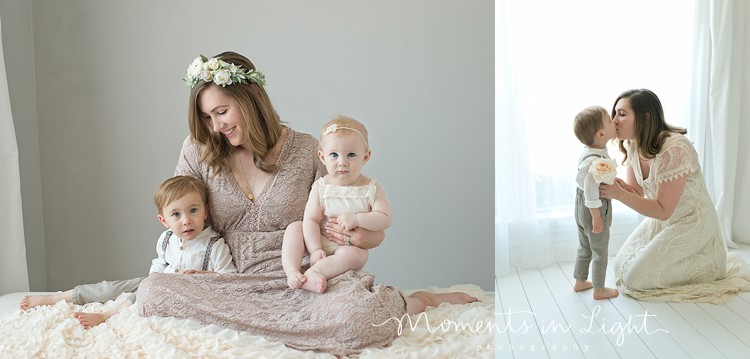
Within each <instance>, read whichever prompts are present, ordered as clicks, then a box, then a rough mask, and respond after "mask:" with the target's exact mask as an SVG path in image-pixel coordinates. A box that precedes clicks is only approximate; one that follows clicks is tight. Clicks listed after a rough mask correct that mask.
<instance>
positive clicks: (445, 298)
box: [406, 291, 479, 314]
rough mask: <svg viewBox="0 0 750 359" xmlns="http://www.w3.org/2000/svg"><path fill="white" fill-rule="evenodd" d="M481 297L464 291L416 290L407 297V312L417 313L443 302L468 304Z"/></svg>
mask: <svg viewBox="0 0 750 359" xmlns="http://www.w3.org/2000/svg"><path fill="white" fill-rule="evenodd" d="M478 301H479V299H477V298H476V297H472V296H470V295H468V294H466V293H464V292H448V293H428V292H422V291H419V292H414V293H412V294H411V295H410V296H408V297H407V298H406V312H407V313H409V314H417V313H420V312H424V311H425V309H427V307H437V306H439V305H440V304H442V303H450V304H467V303H474V302H478Z"/></svg>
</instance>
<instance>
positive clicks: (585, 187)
mask: <svg viewBox="0 0 750 359" xmlns="http://www.w3.org/2000/svg"><path fill="white" fill-rule="evenodd" d="M591 154H595V155H598V156H591V157H589V158H586V159H585V160H583V161H581V158H584V157H586V156H588V155H591ZM599 156H601V157H603V158H609V151H608V150H607V148H606V147H605V148H591V147H588V146H584V149H583V153H581V157H579V158H578V160H579V161H581V163H580V164H579V165H578V175H576V185H578V188H580V189H581V190H582V191H583V199H584V203H583V204H584V205H585V206H586V207H588V208H599V207H601V206H602V200H601V199H599V183H597V182H596V181H595V180H594V175H593V174H592V173H589V166H591V162H593V161H594V160H596V159H597V158H601V157H599Z"/></svg>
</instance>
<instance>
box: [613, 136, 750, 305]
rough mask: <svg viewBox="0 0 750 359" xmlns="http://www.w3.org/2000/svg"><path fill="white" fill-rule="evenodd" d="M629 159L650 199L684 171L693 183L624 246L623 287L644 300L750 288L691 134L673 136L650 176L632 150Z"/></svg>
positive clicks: (702, 297)
mask: <svg viewBox="0 0 750 359" xmlns="http://www.w3.org/2000/svg"><path fill="white" fill-rule="evenodd" d="M628 161H629V163H628V165H629V166H630V167H632V168H633V172H634V173H635V177H636V179H637V181H638V184H639V185H640V186H641V187H642V188H643V190H644V193H645V195H646V197H648V198H656V190H657V186H658V185H659V184H661V183H664V182H668V181H671V180H674V179H676V178H678V177H680V176H687V182H686V184H685V189H684V190H683V192H682V195H681V197H680V200H679V202H678V203H677V207H676V208H675V210H674V213H673V214H672V216H671V217H670V218H669V219H667V220H666V221H660V220H657V219H653V218H646V219H645V220H643V222H641V224H640V225H639V226H638V227H637V228H636V229H635V231H634V232H633V233H632V234H631V235H630V237H628V239H627V240H626V241H625V244H623V246H622V248H620V250H619V252H618V253H617V257H616V258H615V260H614V268H615V277H616V279H617V286H618V288H619V289H620V291H621V292H622V293H624V294H627V295H629V296H631V297H633V298H635V299H642V300H658V301H674V302H712V303H716V304H724V303H726V302H728V301H729V300H730V299H731V298H732V295H731V294H733V293H736V292H738V291H740V290H750V277H749V276H748V266H747V264H745V263H744V261H742V260H741V259H739V258H734V257H729V258H727V251H726V247H725V244H724V240H723V237H722V234H721V230H720V228H719V222H718V219H717V216H716V210H715V209H714V206H713V203H712V202H711V198H710V197H709V196H708V191H707V190H706V185H705V182H704V180H703V175H702V173H701V170H700V166H699V164H698V156H697V154H696V152H695V149H694V148H693V145H692V144H691V143H690V142H689V141H688V139H687V138H686V137H685V136H682V135H679V134H674V135H671V136H670V137H669V138H667V140H666V141H665V143H664V146H663V147H662V150H661V152H660V153H658V154H657V155H656V158H654V159H653V161H652V164H651V172H650V174H649V177H648V178H646V179H645V180H644V179H643V175H642V172H641V167H640V163H639V160H638V155H637V154H636V153H635V152H634V151H633V150H632V149H629V150H628Z"/></svg>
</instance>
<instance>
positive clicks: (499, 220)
mask: <svg viewBox="0 0 750 359" xmlns="http://www.w3.org/2000/svg"><path fill="white" fill-rule="evenodd" d="M542 3H543V4H540V2H539V1H525V0H502V1H500V3H499V4H498V7H497V12H498V14H497V17H496V19H497V20H496V24H497V25H496V26H497V40H498V46H497V49H496V51H497V54H496V58H497V59H498V64H499V66H498V68H497V76H498V79H497V87H498V88H497V91H496V94H497V100H496V101H497V106H496V108H497V109H496V126H495V128H496V134H495V135H496V148H495V156H496V173H495V177H496V184H497V187H496V230H495V233H496V238H495V243H496V258H497V260H496V274H497V275H502V274H503V273H504V272H506V271H507V270H508V269H509V268H510V267H544V266H546V265H548V264H550V263H553V262H556V261H572V260H574V259H575V253H576V248H577V243H578V237H577V232H576V226H575V220H574V218H573V201H574V197H575V173H576V167H577V161H578V157H579V155H580V151H581V149H582V145H581V144H580V143H579V142H578V140H577V139H576V138H575V136H574V135H573V130H572V120H573V117H574V116H575V114H576V113H577V112H578V111H580V110H581V109H583V108H585V107H588V106H591V105H600V106H604V107H605V108H607V109H611V107H612V105H613V101H614V99H615V98H616V97H617V95H619V94H620V93H621V92H623V91H625V90H628V89H632V88H648V89H650V90H653V91H654V92H656V94H658V95H659V97H660V99H661V100H662V104H663V106H664V109H665V113H666V118H667V121H668V122H670V123H672V124H674V125H680V126H687V125H688V109H689V101H688V100H689V98H690V90H689V89H690V78H691V75H690V74H691V45H692V36H693V27H692V25H693V7H692V3H685V4H683V3H682V2H669V4H665V3H664V2H653V1H648V0H637V1H629V2H627V3H626V4H624V3H622V2H619V1H600V0H596V1H595V0H590V1H575V2H562V1H561V2H557V1H544V2H542ZM542 8H543V11H541V9H542ZM666 19H669V26H665V25H664V24H665V21H666ZM667 45H668V46H667ZM610 155H611V156H614V157H617V158H621V157H622V155H621V154H620V152H619V150H618V149H616V148H614V147H610ZM618 162H619V161H618ZM620 170H621V171H624V168H622V167H621V168H620ZM622 173H624V172H622ZM641 219H642V218H641V217H640V216H639V215H638V214H637V213H635V212H634V211H632V210H631V209H629V208H627V207H625V206H623V205H622V204H620V203H618V202H616V201H614V219H613V224H612V227H611V238H610V254H614V253H616V251H617V249H618V248H619V247H620V246H621V244H622V243H623V241H624V240H625V239H626V238H627V235H628V234H629V233H630V232H631V231H632V230H633V229H634V228H635V226H636V225H637V224H638V223H639V222H640V220H641Z"/></svg>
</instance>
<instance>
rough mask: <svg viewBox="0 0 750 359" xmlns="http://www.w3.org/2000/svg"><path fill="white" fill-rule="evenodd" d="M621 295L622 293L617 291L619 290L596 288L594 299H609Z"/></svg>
mask: <svg viewBox="0 0 750 359" xmlns="http://www.w3.org/2000/svg"><path fill="white" fill-rule="evenodd" d="M618 295H620V292H618V291H617V289H612V288H607V287H604V288H594V299H596V300H599V299H607V298H614V297H616V296H618Z"/></svg>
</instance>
